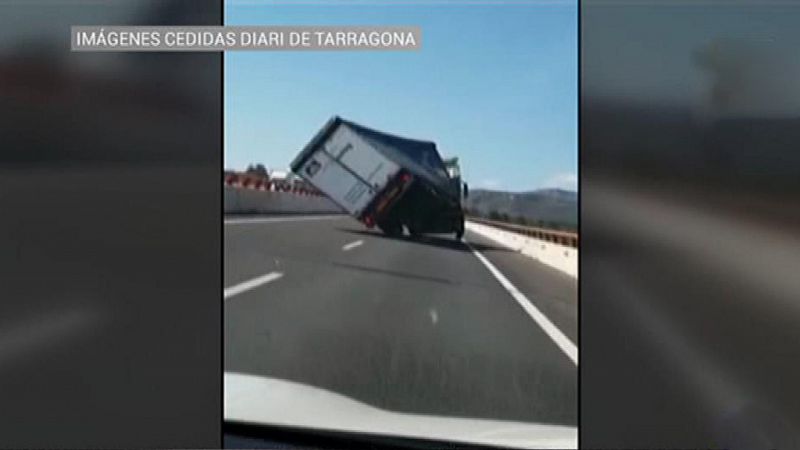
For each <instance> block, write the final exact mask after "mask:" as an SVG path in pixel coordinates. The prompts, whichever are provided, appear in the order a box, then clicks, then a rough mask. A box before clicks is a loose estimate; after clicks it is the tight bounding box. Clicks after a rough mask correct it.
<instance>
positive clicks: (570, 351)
mask: <svg viewBox="0 0 800 450" xmlns="http://www.w3.org/2000/svg"><path fill="white" fill-rule="evenodd" d="M464 243H465V244H467V246H468V247H469V249H470V250H472V253H473V254H474V255H475V256H476V257H477V258H478V260H480V262H482V263H483V265H484V266H486V268H487V269H489V272H491V273H492V275H494V277H495V278H497V281H499V282H500V284H501V285H502V286H503V287H504V288H505V289H506V291H508V293H509V294H511V296H512V297H514V300H516V301H517V303H519V304H520V306H522V309H524V310H525V312H527V313H528V315H529V316H531V318H532V319H533V321H534V322H536V323H537V324H538V325H539V327H541V329H542V331H544V332H545V333H546V334H547V336H549V337H550V339H552V340H553V342H555V343H556V345H557V346H558V348H560V349H561V351H563V352H564V353H565V354H566V355H567V356H568V357H569V359H571V360H572V362H573V363H575V365H576V366H577V365H578V347H576V346H575V344H573V343H572V341H570V340H569V338H568V337H567V336H566V335H565V334H564V333H562V332H561V330H559V329H558V327H556V326H555V325H554V324H553V322H550V319H548V318H547V316H545V315H544V314H543V313H542V312H541V311H539V309H538V308H536V307H535V306H533V303H531V302H530V300H528V298H527V297H525V294H523V293H522V292H520V291H519V290H518V289H517V288H516V287H515V286H514V285H513V284H512V283H511V282H510V281H508V278H506V277H505V276H504V275H503V274H502V273H500V271H499V270H497V267H495V266H494V264H492V263H491V262H489V260H488V259H486V257H485V256H483V255H481V254H480V253H479V252H478V251H477V250H475V248H474V247H472V245H470V244H469V242H466V241H464Z"/></svg>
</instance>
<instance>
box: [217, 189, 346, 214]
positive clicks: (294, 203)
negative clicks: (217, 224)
mask: <svg viewBox="0 0 800 450" xmlns="http://www.w3.org/2000/svg"><path fill="white" fill-rule="evenodd" d="M223 188H224V199H223V203H224V205H225V209H224V210H225V214H331V213H338V212H341V213H344V212H343V211H342V210H341V208H339V207H338V206H337V205H336V204H335V203H333V202H332V201H330V200H329V199H328V198H327V197H323V196H319V195H308V194H304V193H298V192H291V191H289V192H285V191H269V190H260V189H247V188H239V187H232V186H223Z"/></svg>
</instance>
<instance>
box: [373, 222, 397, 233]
mask: <svg viewBox="0 0 800 450" xmlns="http://www.w3.org/2000/svg"><path fill="white" fill-rule="evenodd" d="M378 227H380V229H381V231H383V233H384V234H386V235H387V236H400V235H402V234H403V225H402V224H400V223H394V222H389V223H379V224H378Z"/></svg>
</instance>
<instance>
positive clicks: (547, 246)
mask: <svg viewBox="0 0 800 450" xmlns="http://www.w3.org/2000/svg"><path fill="white" fill-rule="evenodd" d="M466 228H467V229H468V230H470V231H472V232H474V233H477V234H479V235H481V236H484V237H486V238H488V239H491V240H492V241H495V242H497V243H498V244H500V245H503V246H504V247H508V248H510V249H512V250H514V251H518V252H520V253H522V254H523V255H525V256H529V257H531V258H533V259H536V260H538V261H541V262H542V263H544V264H547V265H548V266H551V267H553V268H555V269H558V270H560V271H562V272H564V273H566V274H567V275H569V276H572V277H575V278H578V249H577V248H574V247H571V246H566V245H561V244H556V243H553V242H549V241H545V240H542V239H536V238H533V237H530V236H526V235H523V234H520V233H514V232H511V231H506V230H501V229H499V228H497V227H493V226H491V225H486V224H483V223H478V222H475V221H472V220H467V223H466Z"/></svg>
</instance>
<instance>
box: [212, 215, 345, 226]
mask: <svg viewBox="0 0 800 450" xmlns="http://www.w3.org/2000/svg"><path fill="white" fill-rule="evenodd" d="M345 217H350V216H346V215H344V214H336V215H325V216H287V217H259V218H255V217H254V218H249V219H226V220H225V225H242V224H248V223H275V222H300V221H304V220H329V219H344V218H345Z"/></svg>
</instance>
